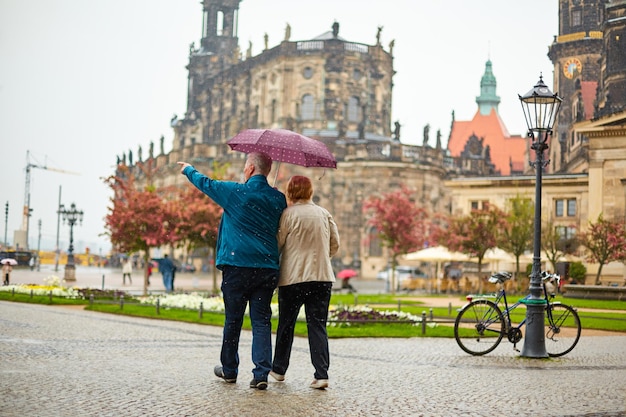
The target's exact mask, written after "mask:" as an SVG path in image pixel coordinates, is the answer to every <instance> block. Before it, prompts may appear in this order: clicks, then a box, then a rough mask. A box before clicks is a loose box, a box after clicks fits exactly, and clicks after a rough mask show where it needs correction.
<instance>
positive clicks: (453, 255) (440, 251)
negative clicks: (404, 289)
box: [404, 246, 468, 262]
mask: <svg viewBox="0 0 626 417" xmlns="http://www.w3.org/2000/svg"><path fill="white" fill-rule="evenodd" d="M404 259H406V260H407V261H424V262H445V261H466V260H468V256H467V255H465V254H463V253H459V252H450V251H449V250H448V248H446V247H444V246H433V247H430V248H426V249H422V250H420V251H417V252H412V253H407V254H406V255H405V256H404Z"/></svg>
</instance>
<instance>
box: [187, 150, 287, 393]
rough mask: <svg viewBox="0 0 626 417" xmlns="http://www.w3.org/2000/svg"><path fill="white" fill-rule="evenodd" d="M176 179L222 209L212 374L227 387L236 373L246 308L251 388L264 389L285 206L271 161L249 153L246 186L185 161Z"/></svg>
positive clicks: (270, 349)
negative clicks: (219, 304)
mask: <svg viewBox="0 0 626 417" xmlns="http://www.w3.org/2000/svg"><path fill="white" fill-rule="evenodd" d="M178 164H179V165H180V167H181V174H183V175H185V176H186V177H187V178H188V179H189V181H190V182H191V183H192V184H193V185H195V186H196V187H197V188H198V189H199V190H200V191H202V192H203V193H205V194H206V195H207V196H209V197H210V198H211V199H212V200H213V201H215V202H216V203H217V204H218V205H219V206H221V207H222V208H223V209H224V214H223V215H222V220H221V222H220V226H219V231H218V237H217V256H216V267H217V268H218V269H220V270H221V271H222V294H223V297H224V308H225V318H224V335H223V340H222V351H221V355H220V360H221V363H222V365H221V366H220V365H218V366H216V367H215V369H214V372H215V375H216V376H217V377H219V378H222V379H223V380H224V381H226V382H229V383H235V382H236V381H237V374H238V372H239V370H238V367H239V353H238V350H239V337H240V335H241V326H242V324H243V317H244V312H245V310H246V306H247V305H248V303H249V304H250V320H251V322H252V361H253V362H254V365H255V367H254V369H253V370H252V374H253V376H254V377H253V379H252V381H251V382H250V387H251V388H256V389H260V390H264V389H266V388H267V375H268V374H269V372H270V369H271V366H272V324H271V317H272V310H271V307H270V303H271V300H272V294H273V292H274V289H275V288H276V286H277V284H278V270H279V266H278V260H279V253H278V241H277V238H276V235H277V233H278V225H279V223H280V216H281V214H282V212H283V210H284V209H285V208H286V207H287V202H286V199H285V196H284V195H283V193H281V192H280V191H278V190H276V189H274V188H273V187H271V186H270V185H269V184H268V182H267V175H268V174H269V173H270V170H271V169H272V159H271V158H270V157H269V156H267V155H265V154H262V153H251V154H249V155H248V156H247V158H246V163H245V166H244V169H243V172H244V178H245V183H243V184H241V183H237V182H232V181H217V180H212V179H210V178H208V177H206V176H205V175H203V174H201V173H199V172H198V171H197V170H196V169H195V168H194V167H193V166H191V165H189V164H188V163H186V162H178Z"/></svg>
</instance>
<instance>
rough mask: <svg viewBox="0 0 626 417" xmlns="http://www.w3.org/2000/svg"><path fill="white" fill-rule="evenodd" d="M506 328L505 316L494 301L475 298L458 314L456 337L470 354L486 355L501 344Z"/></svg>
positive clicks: (461, 346) (455, 322) (457, 341)
mask: <svg viewBox="0 0 626 417" xmlns="http://www.w3.org/2000/svg"><path fill="white" fill-rule="evenodd" d="M504 328H505V325H504V317H503V316H502V312H501V311H500V309H499V308H498V306H497V305H496V304H495V303H494V302H492V301H489V300H475V301H472V302H471V303H469V304H468V305H466V306H465V307H463V309H462V310H461V311H460V312H459V314H458V315H457V316H456V320H455V321H454V338H455V339H456V343H457V344H458V345H459V347H460V348H461V349H463V350H464V351H465V352H467V353H469V354H470V355H484V354H486V353H489V352H491V351H492V350H494V349H495V348H496V347H497V346H498V344H500V341H501V340H502V337H503V336H504Z"/></svg>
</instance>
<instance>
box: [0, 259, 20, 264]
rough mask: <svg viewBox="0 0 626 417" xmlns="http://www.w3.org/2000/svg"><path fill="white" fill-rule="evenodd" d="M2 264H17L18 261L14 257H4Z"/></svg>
mask: <svg viewBox="0 0 626 417" xmlns="http://www.w3.org/2000/svg"><path fill="white" fill-rule="evenodd" d="M0 264H2V265H6V264H9V265H17V261H16V260H15V259H13V258H4V259H2V260H0Z"/></svg>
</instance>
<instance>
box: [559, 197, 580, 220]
mask: <svg viewBox="0 0 626 417" xmlns="http://www.w3.org/2000/svg"><path fill="white" fill-rule="evenodd" d="M566 210H567V211H566ZM554 215H555V216H556V217H565V216H567V217H574V216H576V199H575V198H568V199H560V200H554Z"/></svg>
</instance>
